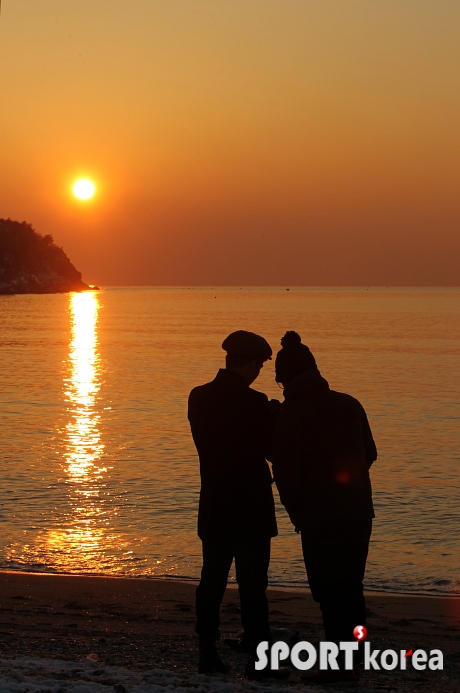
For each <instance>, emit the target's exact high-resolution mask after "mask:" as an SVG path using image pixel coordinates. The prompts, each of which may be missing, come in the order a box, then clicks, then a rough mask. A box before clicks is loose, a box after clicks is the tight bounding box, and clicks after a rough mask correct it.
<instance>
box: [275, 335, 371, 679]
mask: <svg viewBox="0 0 460 693" xmlns="http://www.w3.org/2000/svg"><path fill="white" fill-rule="evenodd" d="M281 345H282V347H283V348H282V349H281V350H280V351H279V352H278V354H277V356H276V362H275V373H276V381H277V382H278V383H281V384H282V385H283V387H284V397H285V401H284V403H283V405H282V406H281V409H280V411H279V413H278V415H277V418H276V421H275V430H274V438H273V452H272V463H273V473H274V476H275V481H276V484H277V486H278V489H279V493H280V498H281V501H282V503H283V504H284V506H285V508H286V510H287V512H288V513H289V516H290V518H291V521H292V523H293V524H294V526H295V528H296V531H298V532H300V533H301V538H302V549H303V555H304V560H305V566H306V569H307V575H308V581H309V584H310V588H311V592H312V596H313V599H314V600H315V601H317V602H319V604H320V607H321V611H322V614H323V621H324V629H325V633H326V639H327V640H329V641H333V642H336V643H337V644H338V643H339V642H341V641H354V636H353V630H354V628H355V627H356V626H358V625H365V623H366V610H365V602H364V595H363V582H362V581H363V578H364V571H365V567H366V560H367V552H368V546H369V540H370V536H371V531H372V518H373V517H374V510H373V505H372V490H371V484H370V479H369V471H368V470H369V467H370V466H371V464H372V462H373V461H374V460H375V459H377V450H376V447H375V443H374V440H373V437H372V433H371V429H370V427H369V423H368V420H367V416H366V413H365V411H364V409H363V407H362V406H361V404H360V403H359V402H358V400H356V399H354V397H351V396H350V395H346V394H343V393H341V392H334V390H331V389H330V388H329V385H328V383H327V381H326V380H325V379H324V378H323V377H322V376H321V374H320V372H319V370H318V368H317V365H316V361H315V359H314V357H313V354H312V353H311V351H310V350H309V348H308V347H307V346H306V345H305V344H302V341H301V338H300V336H299V335H298V334H297V332H286V334H285V336H284V337H283V338H282V340H281ZM360 657H361V653H356V656H355V663H357V662H358V661H359V659H360ZM339 663H340V669H341V670H339V671H331V670H327V671H318V672H317V673H316V674H312V675H310V676H305V677H304V681H305V682H307V683H308V682H315V681H316V682H317V683H334V682H335V681H337V682H339V681H352V680H354V679H355V678H356V677H355V674H354V672H353V671H344V670H343V661H341V660H340V659H339Z"/></svg>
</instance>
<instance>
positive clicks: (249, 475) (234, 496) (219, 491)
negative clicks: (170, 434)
mask: <svg viewBox="0 0 460 693" xmlns="http://www.w3.org/2000/svg"><path fill="white" fill-rule="evenodd" d="M188 418H189V421H190V426H191V429H192V435H193V440H194V441H195V445H196V448H197V451H198V455H199V458H200V473H201V493H200V507H199V512H198V535H199V537H200V538H201V539H208V538H216V537H221V536H223V537H228V538H243V537H247V536H263V537H274V536H276V534H277V527H276V519H275V506H274V502H273V492H272V477H271V473H270V469H269V466H268V464H267V462H266V458H267V457H269V454H270V444H271V435H272V421H271V413H270V408H269V404H268V399H267V397H266V395H264V394H263V393H261V392H257V391H256V390H252V389H251V388H250V387H249V386H248V384H247V383H246V381H245V380H244V378H243V377H242V376H241V375H239V374H238V373H235V372H234V371H231V370H226V369H221V370H219V372H218V373H217V376H216V378H215V379H214V380H213V381H212V382H210V383H207V384H206V385H201V386H199V387H195V388H194V389H193V390H192V392H191V393H190V397H189V405H188Z"/></svg>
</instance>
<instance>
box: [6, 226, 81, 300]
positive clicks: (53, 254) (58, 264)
mask: <svg viewBox="0 0 460 693" xmlns="http://www.w3.org/2000/svg"><path fill="white" fill-rule="evenodd" d="M88 288H89V287H88V285H87V284H85V283H84V282H82V279H81V273H80V272H79V271H78V270H77V269H76V268H75V267H74V265H73V264H72V263H71V262H70V260H69V258H68V257H67V255H66V254H65V252H64V250H63V249H62V248H59V247H58V246H57V245H56V244H55V243H54V240H53V237H52V236H51V235H49V234H48V235H46V236H42V235H41V234H39V233H37V232H36V231H35V229H34V228H33V226H32V225H31V224H28V223H27V222H25V221H23V222H19V221H13V220H12V219H0V293H56V292H61V291H82V290H84V289H88Z"/></svg>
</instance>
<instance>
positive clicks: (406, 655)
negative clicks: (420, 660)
mask: <svg viewBox="0 0 460 693" xmlns="http://www.w3.org/2000/svg"><path fill="white" fill-rule="evenodd" d="M411 654H412V650H409V651H408V652H406V654H405V655H404V657H410V656H411Z"/></svg>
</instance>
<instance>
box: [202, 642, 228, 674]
mask: <svg viewBox="0 0 460 693" xmlns="http://www.w3.org/2000/svg"><path fill="white" fill-rule="evenodd" d="M199 651H200V657H199V662H198V673H199V674H226V673H227V671H229V670H230V669H231V667H230V665H229V664H227V663H226V662H223V661H222V660H221V658H220V657H219V653H218V652H217V647H216V643H215V640H214V639H212V638H200V641H199Z"/></svg>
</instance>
